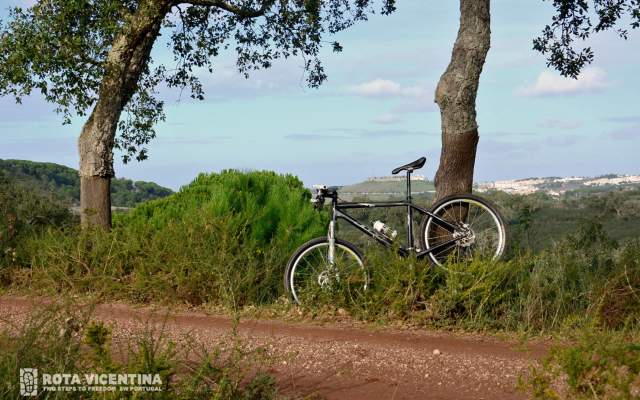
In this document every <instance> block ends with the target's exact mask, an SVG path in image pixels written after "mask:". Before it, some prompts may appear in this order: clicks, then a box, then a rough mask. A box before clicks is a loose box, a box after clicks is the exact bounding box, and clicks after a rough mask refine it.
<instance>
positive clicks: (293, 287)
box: [284, 237, 369, 304]
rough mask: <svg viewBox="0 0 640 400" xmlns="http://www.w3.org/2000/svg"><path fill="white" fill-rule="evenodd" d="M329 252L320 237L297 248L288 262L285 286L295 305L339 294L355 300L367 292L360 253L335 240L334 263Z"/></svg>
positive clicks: (324, 240)
mask: <svg viewBox="0 0 640 400" xmlns="http://www.w3.org/2000/svg"><path fill="white" fill-rule="evenodd" d="M328 253H329V241H328V239H327V238H326V237H321V238H316V239H312V240H310V241H308V242H307V243H305V244H303V245H302V246H300V247H299V248H298V250H296V252H295V253H294V254H293V256H291V258H290V259H289V262H288V263H287V269H286V272H285V275H284V286H285V290H286V292H287V293H289V294H290V295H291V297H292V298H293V300H294V301H295V302H296V303H298V304H310V303H312V302H314V301H318V300H319V299H320V298H322V297H327V296H333V295H337V294H338V293H342V294H343V295H345V296H347V297H349V298H350V299H351V300H354V301H355V300H356V298H357V297H358V296H360V295H361V294H362V292H363V291H365V290H367V287H368V285H369V277H368V274H367V271H366V269H365V267H364V262H363V256H362V253H361V252H360V250H358V249H357V248H356V247H355V246H354V245H353V244H351V243H349V242H347V241H345V240H341V239H336V241H335V254H334V262H333V264H331V263H329V261H328V260H329V258H328Z"/></svg>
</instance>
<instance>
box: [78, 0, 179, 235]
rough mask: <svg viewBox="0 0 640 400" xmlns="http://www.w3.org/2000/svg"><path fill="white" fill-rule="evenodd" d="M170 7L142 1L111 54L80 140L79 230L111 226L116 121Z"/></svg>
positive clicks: (163, 2) (165, 1) (166, 2)
mask: <svg viewBox="0 0 640 400" xmlns="http://www.w3.org/2000/svg"><path fill="white" fill-rule="evenodd" d="M170 8H171V2H170V1H168V0H163V1H158V0H146V1H143V2H141V4H140V6H139V7H138V10H137V11H136V12H135V13H134V14H132V15H131V16H130V18H129V21H128V23H127V24H126V25H125V27H124V28H123V30H122V32H121V33H120V34H119V35H118V36H116V38H115V39H114V42H113V45H112V46H111V49H110V50H109V55H108V57H107V60H106V65H105V75H104V77H103V79H102V83H101V85H100V91H99V93H98V101H97V102H96V105H95V107H94V109H93V111H92V113H91V116H90V117H89V119H88V120H87V122H86V123H85V125H84V127H83V128H82V133H81V134H80V138H79V139H78V152H79V154H80V168H79V173H80V219H81V223H82V226H83V227H87V226H97V227H101V228H104V229H110V228H111V191H110V187H111V178H112V177H113V176H114V170H113V146H114V143H115V135H116V131H117V129H118V121H119V120H120V115H121V114H122V110H123V109H124V107H125V106H126V105H127V103H128V102H129V100H131V97H132V96H133V94H134V93H135V92H136V90H137V84H138V81H139V79H140V76H141V75H142V73H143V72H144V71H145V69H146V68H147V63H148V61H149V55H150V53H151V49H152V47H153V43H154V42H155V40H156V38H157V37H158V34H159V32H160V27H161V24H162V20H163V19H164V17H165V15H166V14H167V13H168V12H169V10H170Z"/></svg>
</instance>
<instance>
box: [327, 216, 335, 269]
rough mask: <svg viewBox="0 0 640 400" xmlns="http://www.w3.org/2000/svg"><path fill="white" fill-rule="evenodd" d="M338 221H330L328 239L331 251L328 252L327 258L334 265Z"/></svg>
mask: <svg viewBox="0 0 640 400" xmlns="http://www.w3.org/2000/svg"><path fill="white" fill-rule="evenodd" d="M335 229H336V222H335V221H333V220H332V221H331V222H329V231H328V232H327V240H328V241H329V252H328V254H327V260H328V261H329V265H331V266H333V265H334V258H335V254H336V236H335V233H336V232H335Z"/></svg>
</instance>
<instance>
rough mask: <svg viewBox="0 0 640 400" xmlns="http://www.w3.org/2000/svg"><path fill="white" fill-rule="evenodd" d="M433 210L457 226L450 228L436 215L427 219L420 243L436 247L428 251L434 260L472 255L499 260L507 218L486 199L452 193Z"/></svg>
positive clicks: (440, 262) (463, 258)
mask: <svg viewBox="0 0 640 400" xmlns="http://www.w3.org/2000/svg"><path fill="white" fill-rule="evenodd" d="M431 212H432V213H433V214H435V215H437V216H438V217H440V218H442V219H444V220H445V221H447V222H449V223H450V224H451V225H454V226H455V227H456V229H454V231H453V232H451V231H450V230H448V229H445V228H443V227H442V226H441V225H439V224H438V221H437V220H436V219H435V218H433V217H430V216H429V217H427V218H425V219H424V221H423V223H422V226H421V228H420V232H421V233H422V234H421V235H420V239H421V245H422V246H423V248H424V249H427V250H429V249H437V250H434V251H432V252H431V253H429V258H430V259H431V261H433V262H434V263H435V264H437V265H443V264H444V263H445V262H446V261H448V260H451V261H453V262H465V261H469V260H471V259H473V258H480V259H485V260H496V259H498V258H499V257H500V256H501V255H502V253H503V252H504V247H505V243H506V237H507V234H506V229H505V224H504V221H503V220H502V217H501V216H500V213H498V211H497V210H496V209H495V207H494V206H492V205H491V204H490V203H489V202H487V201H486V200H484V199H482V198H480V197H477V196H474V195H456V196H450V197H446V198H444V199H442V200H440V201H439V202H438V203H436V204H435V205H434V206H433V207H432V209H431ZM446 243H448V244H446Z"/></svg>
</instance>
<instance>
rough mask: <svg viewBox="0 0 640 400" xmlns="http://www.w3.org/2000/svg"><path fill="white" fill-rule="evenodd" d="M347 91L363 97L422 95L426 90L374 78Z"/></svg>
mask: <svg viewBox="0 0 640 400" xmlns="http://www.w3.org/2000/svg"><path fill="white" fill-rule="evenodd" d="M348 91H349V93H352V94H355V95H358V96H365V97H423V96H425V95H426V90H425V88H423V87H420V86H402V85H400V84H399V83H396V82H394V81H390V80H387V79H375V80H373V81H370V82H365V83H361V84H360V85H355V86H351V87H349V90H348Z"/></svg>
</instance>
